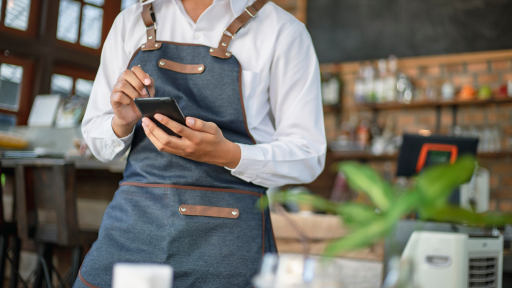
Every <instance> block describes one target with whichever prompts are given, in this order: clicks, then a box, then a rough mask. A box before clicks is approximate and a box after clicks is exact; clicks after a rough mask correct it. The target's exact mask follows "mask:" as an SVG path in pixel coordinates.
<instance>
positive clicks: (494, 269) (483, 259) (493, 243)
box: [402, 231, 503, 288]
mask: <svg viewBox="0 0 512 288" xmlns="http://www.w3.org/2000/svg"><path fill="white" fill-rule="evenodd" d="M402 259H409V260H410V261H411V262H412V263H413V265H414V271H415V273H414V281H415V284H416V285H417V287H420V288H474V287H478V288H501V278H502V270H503V268H502V265H503V237H502V236H499V237H495V238H491V237H489V238H488V237H479V238H473V237H469V236H468V235H467V234H463V233H446V232H430V231H415V232H414V233H413V234H412V236H411V238H410V239H409V241H408V242H407V245H406V246H405V250H404V252H403V254H402Z"/></svg>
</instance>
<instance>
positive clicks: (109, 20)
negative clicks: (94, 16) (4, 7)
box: [3, 0, 121, 55]
mask: <svg viewBox="0 0 512 288" xmlns="http://www.w3.org/2000/svg"><path fill="white" fill-rule="evenodd" d="M3 1H6V0H3ZM55 1H59V8H60V0H55ZM73 1H76V2H79V3H80V5H81V6H80V16H79V18H78V38H77V41H76V43H70V42H67V41H64V40H60V39H58V38H57V45H59V46H62V47H67V48H70V49H74V50H77V51H82V52H85V53H91V54H94V55H101V50H103V44H104V43H105V40H106V39H107V35H108V32H109V31H110V28H111V27H112V24H113V23H114V20H115V17H117V15H118V14H119V12H121V0H117V1H112V0H105V2H104V4H103V6H102V7H99V6H96V5H94V4H89V3H86V2H85V1H84V0H73ZM117 4H119V5H117ZM84 5H91V6H94V7H98V8H101V9H103V21H102V24H101V45H100V47H98V49H95V48H91V47H87V46H83V45H81V44H80V36H81V33H82V14H83V7H84ZM58 14H59V11H58V10H57V18H58ZM55 37H57V34H55Z"/></svg>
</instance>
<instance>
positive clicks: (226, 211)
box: [179, 204, 240, 219]
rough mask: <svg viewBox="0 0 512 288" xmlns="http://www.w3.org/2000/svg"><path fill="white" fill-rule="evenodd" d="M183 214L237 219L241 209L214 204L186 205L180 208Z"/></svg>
mask: <svg viewBox="0 0 512 288" xmlns="http://www.w3.org/2000/svg"><path fill="white" fill-rule="evenodd" d="M179 211H180V213H181V215H187V216H206V217H219V218H231V219H236V218H238V216H239V215H240V211H238V209H236V208H223V207H213V206H199V205H185V204H182V205H181V206H180V208H179Z"/></svg>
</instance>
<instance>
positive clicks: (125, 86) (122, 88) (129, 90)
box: [113, 80, 141, 99]
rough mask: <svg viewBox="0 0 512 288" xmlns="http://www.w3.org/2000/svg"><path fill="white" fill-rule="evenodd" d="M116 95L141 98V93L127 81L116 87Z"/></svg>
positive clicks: (118, 83)
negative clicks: (121, 94)
mask: <svg viewBox="0 0 512 288" xmlns="http://www.w3.org/2000/svg"><path fill="white" fill-rule="evenodd" d="M113 92H114V93H118V92H121V93H124V94H126V95H127V96H129V97H130V98H132V99H136V98H140V97H141V95H140V93H139V92H138V91H137V90H135V88H133V86H132V85H131V84H130V83H128V81H126V80H121V81H120V82H117V83H116V84H115V85H114V90H113Z"/></svg>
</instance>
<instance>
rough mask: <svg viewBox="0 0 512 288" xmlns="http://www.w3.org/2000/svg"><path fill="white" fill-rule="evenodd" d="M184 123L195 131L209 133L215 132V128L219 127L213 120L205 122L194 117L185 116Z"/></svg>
mask: <svg viewBox="0 0 512 288" xmlns="http://www.w3.org/2000/svg"><path fill="white" fill-rule="evenodd" d="M186 123H187V126H188V127H190V128H192V129H194V130H196V131H201V132H206V133H209V134H216V133H217V129H219V127H217V125H216V124H215V123H213V122H206V121H203V120H201V119H197V118H194V117H187V120H186Z"/></svg>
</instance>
